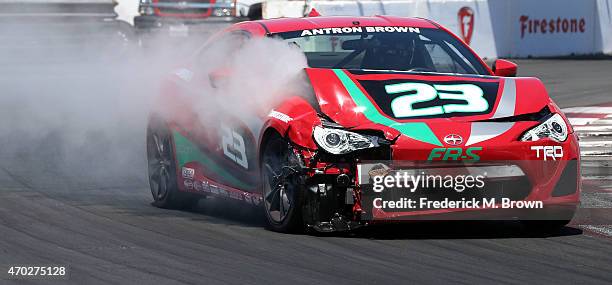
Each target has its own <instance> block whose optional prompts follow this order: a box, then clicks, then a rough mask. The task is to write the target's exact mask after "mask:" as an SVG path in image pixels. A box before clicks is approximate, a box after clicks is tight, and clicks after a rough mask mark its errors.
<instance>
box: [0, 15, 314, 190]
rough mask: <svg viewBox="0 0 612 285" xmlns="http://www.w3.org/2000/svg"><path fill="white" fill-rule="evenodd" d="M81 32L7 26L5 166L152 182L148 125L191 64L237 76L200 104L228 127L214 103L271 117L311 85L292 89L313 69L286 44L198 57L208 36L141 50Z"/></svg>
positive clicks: (151, 43) (1, 119)
mask: <svg viewBox="0 0 612 285" xmlns="http://www.w3.org/2000/svg"><path fill="white" fill-rule="evenodd" d="M72 25H73V24H70V23H60V24H57V25H53V27H52V28H49V25H48V24H47V26H48V27H47V28H44V29H41V28H40V26H33V25H30V23H29V22H24V23H19V22H17V23H15V25H14V26H12V27H11V28H0V38H1V39H3V43H0V48H3V49H4V50H5V52H1V53H0V63H1V65H0V82H2V83H1V86H2V89H1V90H2V95H1V96H0V132H1V133H2V136H1V138H0V144H1V146H2V147H1V148H0V159H3V160H5V162H6V161H11V163H14V164H9V163H4V164H3V166H4V167H21V166H19V164H21V163H23V165H32V164H35V165H37V167H39V168H40V169H41V171H46V170H50V169H53V170H54V171H59V172H62V173H66V174H67V175H72V176H81V177H82V178H83V181H87V180H90V179H97V180H104V179H108V180H109V181H112V180H113V178H114V177H117V176H123V177H125V176H132V177H135V178H138V179H140V180H141V181H146V152H145V148H144V145H145V131H146V123H147V117H148V115H149V114H150V112H151V110H152V108H153V107H154V106H153V102H154V100H155V98H157V97H158V96H159V90H160V85H161V83H162V82H163V81H164V80H167V79H168V78H169V77H170V74H171V73H172V72H173V70H175V68H176V67H180V66H183V64H184V63H188V64H190V65H192V66H193V67H194V72H198V73H199V74H200V75H201V76H207V74H206V72H208V73H210V72H213V71H218V70H219V69H222V68H227V69H228V70H230V74H229V76H228V77H227V81H226V83H224V84H223V85H220V86H219V87H218V88H213V89H207V88H206V87H202V88H201V90H200V91H199V92H198V94H200V95H199V96H201V97H200V98H199V99H198V100H196V101H195V104H194V105H193V108H196V112H198V113H201V112H209V113H210V112H213V113H215V114H216V115H217V116H218V119H219V120H223V119H224V113H223V112H219V110H217V109H211V105H210V104H207V101H208V100H211V99H212V100H217V101H220V102H221V104H223V105H226V106H233V107H235V109H236V110H237V114H242V113H243V112H242V110H241V108H245V109H249V110H255V109H257V110H261V112H266V111H264V110H267V111H269V109H271V108H272V107H273V106H274V104H275V103H276V102H277V100H276V99H277V98H278V96H279V94H291V93H296V92H302V91H301V90H304V89H303V88H304V87H305V86H306V85H305V84H303V83H304V82H303V81H293V79H294V78H296V76H299V75H300V72H302V68H304V67H305V66H306V60H305V58H304V56H303V54H302V53H301V52H300V51H298V50H296V49H294V48H292V47H289V46H288V45H287V44H285V43H284V42H282V41H280V40H273V39H262V40H253V41H251V42H249V43H247V44H245V45H244V46H243V47H242V49H240V50H238V51H233V50H230V49H227V48H211V49H204V50H202V51H201V52H200V53H199V54H198V55H197V56H196V58H193V57H190V56H189V55H191V54H192V51H193V48H194V47H197V46H201V45H202V44H203V42H204V39H202V38H200V37H195V38H192V39H189V40H187V39H184V40H181V39H177V38H168V37H156V36H147V37H145V38H144V39H145V41H144V45H143V46H139V43H141V41H139V40H136V38H132V39H131V41H125V39H124V38H123V36H117V34H116V33H113V32H111V33H110V34H109V32H108V30H107V29H102V28H100V30H96V28H89V29H88V30H86V31H85V32H84V33H83V32H81V33H79V31H80V29H79V28H75V27H74V26H72ZM75 25H78V23H76V24H75ZM75 38H78V40H75ZM24 39H25V40H24ZM24 42H27V44H28V45H29V44H31V46H27V48H24V44H23V43H24ZM1 45H5V47H1ZM6 45H9V46H10V47H6ZM216 46H227V45H224V44H221V45H216ZM6 51H10V52H6ZM292 82H294V83H292ZM295 82H298V83H295ZM196 88H197V87H196ZM208 102H209V101H208ZM157 108H159V106H157ZM243 110H244V109H243ZM260 115H261V113H260Z"/></svg>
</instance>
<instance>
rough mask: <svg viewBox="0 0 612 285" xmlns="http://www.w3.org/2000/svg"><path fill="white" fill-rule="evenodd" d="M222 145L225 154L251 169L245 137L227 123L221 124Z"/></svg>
mask: <svg viewBox="0 0 612 285" xmlns="http://www.w3.org/2000/svg"><path fill="white" fill-rule="evenodd" d="M221 147H222V148H223V154H225V156H227V157H228V158H229V159H231V160H233V161H234V162H236V163H237V164H238V165H240V166H242V167H244V168H246V169H249V162H248V161H247V156H246V148H245V146H244V139H243V138H242V136H241V135H240V134H239V133H237V132H235V131H233V130H232V129H230V128H229V127H228V126H225V125H221Z"/></svg>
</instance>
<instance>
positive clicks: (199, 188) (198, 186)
mask: <svg viewBox="0 0 612 285" xmlns="http://www.w3.org/2000/svg"><path fill="white" fill-rule="evenodd" d="M193 189H195V190H196V191H198V192H201V191H202V189H203V188H202V182H200V181H194V182H193Z"/></svg>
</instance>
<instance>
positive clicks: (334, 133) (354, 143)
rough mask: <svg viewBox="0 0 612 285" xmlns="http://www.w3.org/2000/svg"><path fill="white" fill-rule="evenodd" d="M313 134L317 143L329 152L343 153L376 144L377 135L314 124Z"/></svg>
mask: <svg viewBox="0 0 612 285" xmlns="http://www.w3.org/2000/svg"><path fill="white" fill-rule="evenodd" d="M313 136H314V139H315V141H316V142H317V145H319V146H320V147H321V148H323V149H324V150H325V151H327V152H329V153H331V154H345V153H349V152H351V151H355V150H360V149H365V148H371V147H377V146H378V137H375V136H368V135H362V134H357V133H353V132H349V131H344V130H339V129H330V128H323V127H319V126H316V127H315V128H314V132H313Z"/></svg>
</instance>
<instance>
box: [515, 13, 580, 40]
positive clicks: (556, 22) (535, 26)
mask: <svg viewBox="0 0 612 285" xmlns="http://www.w3.org/2000/svg"><path fill="white" fill-rule="evenodd" d="M519 22H520V25H521V39H522V38H525V36H526V35H536V34H540V35H546V34H551V35H552V34H575V33H582V34H584V33H585V32H586V29H587V28H586V20H585V19H584V18H563V17H557V18H556V19H555V18H550V19H546V18H544V19H532V18H530V17H529V16H527V15H522V16H521V17H520V18H519Z"/></svg>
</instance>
